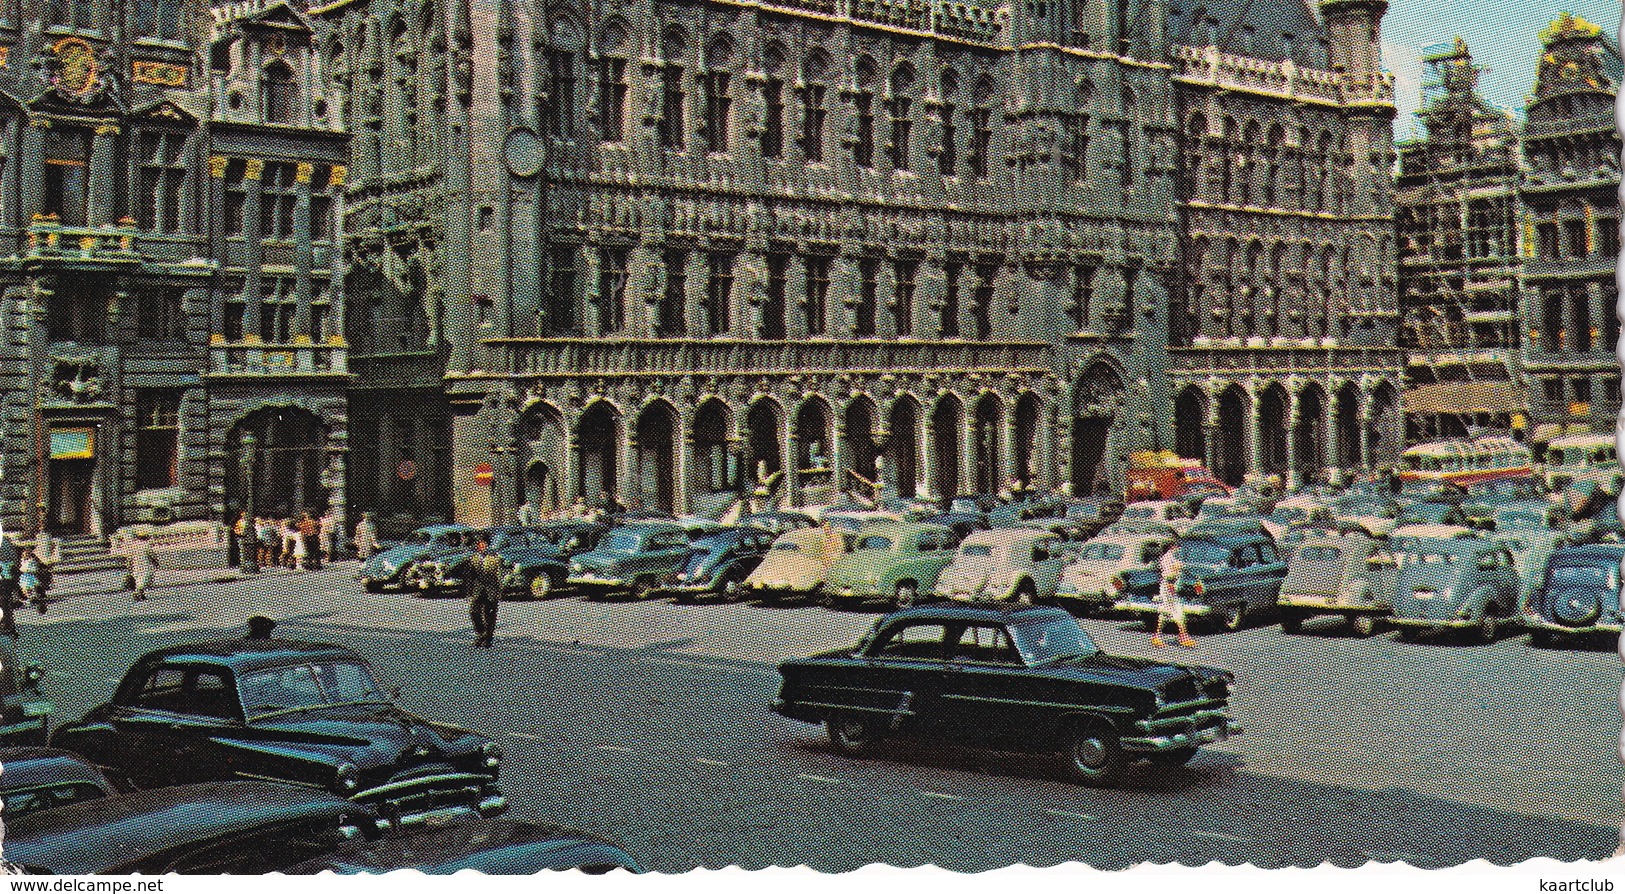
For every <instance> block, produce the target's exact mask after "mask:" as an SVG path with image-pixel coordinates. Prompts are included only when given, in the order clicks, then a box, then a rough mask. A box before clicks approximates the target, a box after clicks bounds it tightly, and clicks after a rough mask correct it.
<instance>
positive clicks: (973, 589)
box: [936, 528, 1065, 604]
mask: <svg viewBox="0 0 1625 894" xmlns="http://www.w3.org/2000/svg"><path fill="white" fill-rule="evenodd" d="M1062 542H1063V541H1062V540H1061V538H1060V537H1057V536H1056V535H1055V534H1053V533H1051V532H1049V531H1040V530H1033V529H1030V528H995V529H993V530H991V531H976V532H974V533H972V534H971V535H970V536H969V537H966V538H965V540H964V542H963V543H961V544H960V545H959V551H958V552H957V553H955V554H954V558H953V561H952V562H949V563H948V567H946V568H944V569H942V573H941V574H939V575H937V585H936V594H937V596H939V597H942V598H944V599H956V600H960V601H971V600H987V599H992V600H1000V601H1014V602H1020V603H1024V604H1033V603H1042V602H1050V601H1052V600H1053V599H1054V598H1055V590H1056V587H1057V586H1058V585H1059V584H1060V581H1061V566H1062V564H1063V562H1064V561H1065V560H1064V559H1062V558H1061V556H1060V552H1059V551H1060V548H1061V544H1062Z"/></svg>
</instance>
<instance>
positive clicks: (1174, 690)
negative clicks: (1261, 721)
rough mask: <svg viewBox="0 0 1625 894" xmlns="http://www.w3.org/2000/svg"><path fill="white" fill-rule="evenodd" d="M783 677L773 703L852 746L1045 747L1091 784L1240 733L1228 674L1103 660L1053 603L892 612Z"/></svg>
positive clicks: (788, 668)
mask: <svg viewBox="0 0 1625 894" xmlns="http://www.w3.org/2000/svg"><path fill="white" fill-rule="evenodd" d="M779 674H780V675H781V676H782V678H783V682H782V685H781V686H780V689H779V695H778V698H777V699H775V700H774V702H773V710H774V711H775V712H777V713H779V714H782V715H784V716H785V717H789V718H792V719H795V720H801V721H805V722H808V723H821V724H824V726H825V729H826V730H827V732H828V735H829V739H830V742H831V743H832V744H833V745H834V746H835V747H836V748H837V749H839V750H840V751H842V752H845V753H847V754H854V755H855V754H862V753H864V752H866V751H868V750H869V749H870V748H871V747H873V746H874V745H875V744H876V743H877V742H879V741H880V740H882V739H887V738H899V739H903V738H907V739H924V740H929V741H947V742H958V743H964V744H970V745H976V746H987V747H992V748H997V749H1001V750H1012V751H1029V752H1038V753H1044V752H1048V753H1055V754H1060V755H1061V756H1062V758H1063V759H1064V761H1065V764H1066V767H1067V770H1068V771H1069V772H1070V774H1071V775H1072V777H1073V778H1075V779H1076V780H1078V781H1079V782H1082V783H1086V784H1090V785H1111V784H1114V783H1116V782H1118V781H1119V780H1121V779H1122V778H1123V776H1124V774H1125V772H1126V771H1127V769H1128V767H1129V765H1130V764H1131V763H1132V762H1134V761H1136V760H1145V761H1150V762H1151V763H1152V764H1154V765H1158V766H1165V767H1170V766H1180V765H1183V764H1184V763H1186V762H1187V761H1189V760H1190V759H1191V757H1192V756H1194V755H1195V754H1196V751H1197V749H1198V748H1199V747H1201V746H1202V745H1204V744H1207V743H1210V742H1217V741H1221V740H1223V739H1225V738H1227V737H1228V736H1230V735H1233V734H1235V733H1236V732H1238V731H1239V728H1238V725H1237V724H1236V722H1235V721H1234V720H1233V719H1232V718H1231V716H1230V713H1229V705H1228V703H1229V697H1230V687H1231V684H1232V682H1233V681H1234V675H1233V674H1231V673H1230V672H1229V671H1225V670H1220V669H1218V668H1211V667H1179V666H1175V665H1170V664H1162V663H1159V662H1155V661H1148V660H1145V659H1140V658H1125V657H1122V656H1116V655H1107V654H1105V653H1103V652H1101V651H1100V649H1099V648H1098V647H1097V646H1096V645H1095V643H1094V641H1093V640H1091V639H1090V638H1089V635H1088V634H1087V633H1085V632H1084V630H1083V629H1082V628H1081V627H1079V626H1078V622H1077V621H1076V620H1075V619H1074V618H1073V617H1072V616H1071V615H1069V614H1067V613H1066V612H1065V611H1064V610H1062V609H1060V608H1054V607H1047V606H1009V607H981V606H969V605H943V606H929V607H917V608H912V609H908V610H904V611H900V612H895V613H893V614H890V615H887V616H885V617H883V618H881V619H880V620H879V621H877V622H876V623H875V625H874V627H873V628H872V629H871V630H870V631H869V633H868V634H867V635H865V636H864V637H863V639H862V640H861V641H859V642H858V644H857V645H855V646H853V647H851V648H849V649H840V650H837V651H834V652H826V653H824V654H821V655H815V656H813V657H811V658H803V659H798V660H792V661H786V662H784V663H782V664H780V665H779Z"/></svg>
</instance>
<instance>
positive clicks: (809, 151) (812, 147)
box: [801, 84, 828, 162]
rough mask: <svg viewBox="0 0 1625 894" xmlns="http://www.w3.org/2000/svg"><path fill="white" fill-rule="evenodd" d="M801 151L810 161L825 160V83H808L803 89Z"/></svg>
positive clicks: (826, 112)
mask: <svg viewBox="0 0 1625 894" xmlns="http://www.w3.org/2000/svg"><path fill="white" fill-rule="evenodd" d="M801 104H802V105H801V151H802V153H803V154H804V155H805V156H806V157H807V160H808V161H815V162H821V161H823V160H824V117H825V115H827V114H828V111H827V110H826V109H825V108H824V85H823V84H808V85H807V86H806V87H804V88H802V91H801Z"/></svg>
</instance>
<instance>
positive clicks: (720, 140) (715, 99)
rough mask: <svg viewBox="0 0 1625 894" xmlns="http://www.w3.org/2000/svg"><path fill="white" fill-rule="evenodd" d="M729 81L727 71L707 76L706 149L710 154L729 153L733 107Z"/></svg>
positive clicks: (711, 73) (708, 73)
mask: <svg viewBox="0 0 1625 894" xmlns="http://www.w3.org/2000/svg"><path fill="white" fill-rule="evenodd" d="M728 80H729V73H728V72H725V71H712V72H707V73H706V75H705V143H706V146H705V148H706V149H707V151H710V152H727V151H728V125H729V122H730V121H731V114H730V113H731V107H732V105H733V99H732V98H731V97H730V96H729V95H728Z"/></svg>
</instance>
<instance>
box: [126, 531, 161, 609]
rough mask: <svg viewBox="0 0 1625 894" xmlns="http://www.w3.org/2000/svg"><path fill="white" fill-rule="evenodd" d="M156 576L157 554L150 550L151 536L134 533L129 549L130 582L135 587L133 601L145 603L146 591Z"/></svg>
mask: <svg viewBox="0 0 1625 894" xmlns="http://www.w3.org/2000/svg"><path fill="white" fill-rule="evenodd" d="M157 574H158V554H157V552H156V551H154V550H153V548H152V535H151V534H149V533H147V532H146V531H137V532H135V543H134V544H132V545H131V547H130V580H131V581H132V583H133V585H134V587H135V601H136V602H145V601H146V599H147V589H148V588H149V587H151V586H152V579H153V578H154V577H156V576H157Z"/></svg>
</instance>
